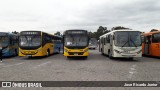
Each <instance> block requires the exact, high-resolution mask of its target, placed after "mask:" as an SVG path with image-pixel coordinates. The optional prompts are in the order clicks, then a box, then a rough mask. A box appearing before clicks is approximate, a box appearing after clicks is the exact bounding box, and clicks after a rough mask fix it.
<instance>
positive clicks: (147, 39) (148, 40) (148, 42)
mask: <svg viewBox="0 0 160 90" xmlns="http://www.w3.org/2000/svg"><path fill="white" fill-rule="evenodd" d="M145 43H146V44H150V43H151V36H146V37H145Z"/></svg>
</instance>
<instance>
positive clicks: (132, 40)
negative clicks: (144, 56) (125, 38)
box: [130, 38, 137, 47]
mask: <svg viewBox="0 0 160 90" xmlns="http://www.w3.org/2000/svg"><path fill="white" fill-rule="evenodd" d="M130 40H131V41H132V43H133V44H134V46H135V47H137V45H136V44H135V43H134V41H133V40H132V39H131V38H130Z"/></svg>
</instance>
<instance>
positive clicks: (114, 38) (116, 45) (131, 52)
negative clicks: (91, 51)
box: [99, 30, 142, 58]
mask: <svg viewBox="0 0 160 90" xmlns="http://www.w3.org/2000/svg"><path fill="white" fill-rule="evenodd" d="M99 46H100V52H101V53H102V54H106V55H108V56H109V57H110V58H112V57H121V58H123V57H124V58H133V57H141V56H142V47H141V38H140V32H139V31H132V30H115V31H111V32H109V33H107V34H105V35H102V36H101V37H100V45H99Z"/></svg>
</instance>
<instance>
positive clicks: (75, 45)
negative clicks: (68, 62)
mask: <svg viewBox="0 0 160 90" xmlns="http://www.w3.org/2000/svg"><path fill="white" fill-rule="evenodd" d="M63 38H64V50H63V54H64V56H66V57H78V56H80V57H88V45H89V37H88V33H87V31H86V30H67V31H65V32H64V37H63Z"/></svg>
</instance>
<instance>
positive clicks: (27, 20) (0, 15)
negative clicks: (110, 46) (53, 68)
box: [0, 0, 160, 33]
mask: <svg viewBox="0 0 160 90" xmlns="http://www.w3.org/2000/svg"><path fill="white" fill-rule="evenodd" d="M99 26H105V27H108V29H111V27H114V26H125V27H129V28H132V29H136V30H140V31H145V32H147V31H150V30H151V29H153V28H155V29H159V28H160V0H0V31H7V32H8V31H9V32H11V31H23V30H42V31H45V32H48V33H55V32H57V31H61V32H63V31H64V30H66V29H86V30H88V31H96V30H97V28H98V27H99Z"/></svg>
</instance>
